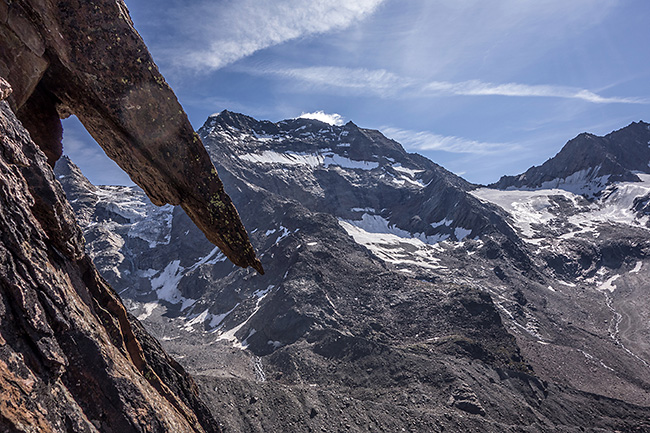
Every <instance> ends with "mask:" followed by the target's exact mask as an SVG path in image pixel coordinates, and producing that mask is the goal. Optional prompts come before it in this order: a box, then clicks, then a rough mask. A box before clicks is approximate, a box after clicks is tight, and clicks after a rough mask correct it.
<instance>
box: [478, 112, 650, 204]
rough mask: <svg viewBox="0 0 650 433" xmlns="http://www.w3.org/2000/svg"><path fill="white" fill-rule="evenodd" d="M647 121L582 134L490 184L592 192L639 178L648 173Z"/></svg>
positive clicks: (649, 128)
mask: <svg viewBox="0 0 650 433" xmlns="http://www.w3.org/2000/svg"><path fill="white" fill-rule="evenodd" d="M648 161H650V124H648V123H645V122H637V123H632V124H630V125H628V126H626V127H625V128H622V129H620V130H618V131H614V132H612V133H610V134H607V135H606V136H604V137H598V136H596V135H593V134H588V133H583V134H580V135H578V136H577V137H576V138H574V139H573V140H571V141H569V142H568V143H567V144H566V145H565V146H564V147H563V148H562V150H561V151H560V152H559V153H558V154H557V155H556V156H554V157H553V158H551V159H549V160H548V161H546V162H545V163H544V164H542V165H541V166H538V167H531V168H529V169H528V170H527V171H526V172H525V173H523V174H520V175H518V176H503V177H502V178H501V179H499V181H498V182H496V183H495V184H493V185H491V186H492V187H494V188H498V189H508V188H527V189H536V188H546V189H549V188H555V187H557V188H562V189H571V190H573V191H574V192H576V193H578V194H583V193H586V194H591V195H593V194H595V193H598V192H600V191H602V189H604V188H605V187H606V186H607V185H608V184H611V183H612V182H617V181H639V180H640V179H639V177H638V176H637V173H646V174H648V173H650V167H649V166H648Z"/></svg>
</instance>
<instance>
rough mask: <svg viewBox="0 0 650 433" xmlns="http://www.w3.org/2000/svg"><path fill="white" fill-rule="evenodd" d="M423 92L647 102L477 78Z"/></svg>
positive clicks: (436, 83) (442, 83)
mask: <svg viewBox="0 0 650 433" xmlns="http://www.w3.org/2000/svg"><path fill="white" fill-rule="evenodd" d="M423 90H424V91H425V92H433V93H439V94H453V95H465V96H519V97H545V98H565V99H580V100H583V101H587V102H593V103H595V104H611V103H619V104H647V103H648V101H647V100H644V99H640V98H620V97H605V96H601V95H598V94H597V93H594V92H592V91H590V90H587V89H580V88H576V87H566V86H553V85H530V84H521V83H506V84H494V83H486V82H483V81H479V80H470V81H462V82H459V83H450V82H447V81H433V82H430V83H427V84H425V85H424V86H423Z"/></svg>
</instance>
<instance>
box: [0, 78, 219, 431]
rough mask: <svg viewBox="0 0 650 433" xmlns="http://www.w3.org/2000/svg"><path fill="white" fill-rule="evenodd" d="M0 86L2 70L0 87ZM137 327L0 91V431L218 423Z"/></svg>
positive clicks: (208, 427)
mask: <svg viewBox="0 0 650 433" xmlns="http://www.w3.org/2000/svg"><path fill="white" fill-rule="evenodd" d="M8 89H9V88H8V86H6V85H5V83H4V82H3V81H2V80H1V79H0V94H1V95H0V96H2V97H3V98H5V97H6V96H7V94H8V93H9V92H10V90H8ZM136 334H137V335H136ZM145 337H146V335H145V334H144V331H143V330H141V329H138V330H137V332H135V331H134V328H133V326H132V325H131V324H130V322H129V318H128V317H127V313H126V310H125V308H124V306H123V305H122V303H121V301H120V299H119V298H118V296H117V295H116V294H115V292H114V291H113V290H112V289H111V288H110V287H109V286H108V285H107V284H106V283H105V282H104V281H103V280H102V279H101V277H100V276H99V275H98V273H97V271H96V270H95V268H94V266H93V264H92V262H91V261H90V259H89V258H88V256H86V255H85V253H84V244H83V238H82V236H81V231H80V229H79V228H78V227H77V226H76V224H75V222H74V217H73V213H72V209H71V207H70V205H69V203H68V202H67V201H66V199H65V194H64V193H63V190H62V188H61V186H60V184H59V183H58V182H57V181H56V180H55V179H54V174H53V173H52V170H51V168H50V166H49V165H48V164H47V161H46V158H45V156H44V155H43V154H42V153H41V152H39V151H38V148H37V147H36V145H35V144H34V143H33V142H32V141H31V139H30V137H29V134H28V133H27V131H26V130H25V129H24V128H23V127H22V125H21V124H20V122H19V121H18V120H17V119H16V117H15V115H14V113H13V112H12V111H11V110H10V108H9V106H8V104H7V103H6V102H5V101H1V102H0V431H7V432H20V431H38V432H60V431H71V432H98V431H105V432H123V433H126V432H162V431H170V432H171V431H173V432H217V431H219V427H218V425H217V423H216V421H215V420H214V419H213V418H212V416H211V415H210V412H209V411H208V410H207V408H206V407H205V405H204V404H203V403H202V402H201V401H200V400H199V398H198V393H197V391H196V386H195V385H194V383H193V381H192V379H191V378H190V377H189V376H188V375H187V374H186V373H185V372H184V371H183V370H182V368H181V367H180V366H178V364H176V363H173V362H172V361H171V360H170V359H169V358H168V357H167V356H166V355H165V354H164V353H162V352H160V353H159V351H160V350H161V349H160V348H159V347H157V346H155V345H152V344H151V343H150V342H148V340H147V342H146V344H144V345H143V344H141V343H140V341H143V340H142V339H143V338H145ZM150 360H156V362H155V363H152V362H151V361H150ZM170 372H173V373H174V374H173V375H172V374H170ZM161 377H164V378H165V381H168V382H167V383H169V385H168V384H166V383H165V382H163V380H161ZM180 390H182V392H179V391H180Z"/></svg>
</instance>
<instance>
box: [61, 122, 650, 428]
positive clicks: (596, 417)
mask: <svg viewBox="0 0 650 433" xmlns="http://www.w3.org/2000/svg"><path fill="white" fill-rule="evenodd" d="M199 133H200V134H201V136H202V138H203V141H204V143H206V147H207V149H208V152H209V153H210V155H211V156H212V157H213V160H214V161H215V163H216V164H218V168H219V173H220V175H221V176H222V178H223V179H224V181H225V182H226V183H227V184H228V185H229V191H230V192H231V196H232V197H233V201H234V202H235V203H236V205H237V207H238V209H240V210H241V211H242V215H243V216H244V221H245V223H246V225H247V226H248V227H251V228H252V229H253V230H252V232H251V238H252V239H253V241H254V242H255V243H256V244H257V245H259V246H260V252H261V257H262V258H264V259H265V263H268V264H267V266H266V271H267V272H266V275H265V276H264V277H263V278H262V277H259V276H257V275H255V273H253V272H251V271H247V270H245V269H236V268H234V267H233V266H232V265H231V264H230V263H228V262H226V261H225V260H224V259H225V257H223V255H220V254H218V251H216V250H215V249H214V247H213V246H212V245H210V244H209V243H207V242H205V243H201V242H199V241H198V240H197V233H198V231H197V230H196V229H194V228H193V226H192V225H191V223H190V221H189V220H188V219H187V217H186V216H184V214H182V213H181V212H179V210H178V209H177V208H172V207H171V206H170V207H167V208H154V207H153V206H152V205H151V204H150V203H148V202H147V201H146V197H145V196H144V193H143V192H142V191H140V190H138V189H137V188H127V187H108V186H104V187H94V186H92V185H90V184H89V183H88V182H87V180H86V179H85V178H84V177H83V175H82V174H81V172H79V170H78V169H77V168H76V167H75V166H74V165H73V164H72V162H71V161H70V160H68V159H62V160H61V161H60V162H59V164H60V165H57V167H56V172H57V174H58V176H59V177H60V180H61V182H62V183H63V185H64V188H65V189H66V192H67V193H68V195H69V196H70V198H71V199H73V200H74V202H73V206H74V208H75V212H76V213H77V215H78V216H79V218H80V220H81V221H83V225H84V234H85V236H86V238H87V239H88V243H89V248H88V250H89V252H90V254H91V255H92V256H93V258H94V261H95V262H96V263H97V265H98V267H99V268H100V269H101V271H102V273H103V274H104V275H106V277H107V278H108V279H109V280H110V281H111V283H112V284H114V285H115V287H117V288H118V290H119V291H120V292H121V296H123V297H124V298H125V302H126V304H127V306H128V308H129V309H130V311H131V312H132V313H133V314H134V315H136V316H137V317H139V318H140V319H141V320H142V321H143V323H144V324H145V326H147V327H148V329H150V330H151V332H153V333H154V334H155V335H156V336H157V337H158V338H159V339H160V340H161V343H162V344H163V345H164V346H165V348H166V349H167V350H169V351H170V353H172V354H174V355H176V356H178V357H179V361H180V362H182V363H184V365H186V366H187V367H188V368H189V369H191V371H192V372H193V373H194V374H195V377H197V379H198V381H199V383H200V384H202V387H201V388H202V392H203V395H204V396H205V398H206V400H208V401H211V402H212V406H211V408H212V409H213V410H214V411H215V413H217V414H218V416H219V419H220V421H222V422H223V423H224V425H225V426H226V427H227V428H228V429H230V430H231V431H260V432H261V431H286V430H290V431H309V430H310V429H311V430H312V431H319V430H320V431H358V432H362V431H387V432H388V431H400V430H401V429H402V428H405V429H406V430H407V431H445V432H465V431H487V432H490V431H494V432H502V431H513V432H514V431H531V432H536V431H544V432H547V431H558V432H559V431H567V432H570V431H581V429H585V430H587V431H616V430H619V431H644V429H645V430H647V429H648V428H650V426H648V423H647V419H648V415H649V414H650V409H648V407H649V406H650V392H649V391H650V375H649V374H648V373H650V370H649V369H647V366H645V365H644V360H645V359H649V358H648V355H647V354H648V353H649V352H647V347H648V345H647V343H646V341H647V340H644V338H642V336H643V335H647V334H646V332H647V330H646V328H647V325H645V324H646V323H648V321H647V320H645V319H642V318H643V317H650V312H648V311H647V307H646V306H644V304H643V302H641V299H643V293H644V290H646V288H647V287H648V286H647V277H645V273H644V272H639V271H640V270H641V269H643V268H644V267H645V266H647V264H648V261H647V259H646V257H647V256H648V251H650V249H648V235H647V230H646V229H645V228H643V224H641V223H644V222H645V220H644V219H641V220H640V224H639V225H638V226H637V227H636V228H634V230H633V231H632V232H631V231H630V229H631V225H634V221H633V219H634V218H629V219H630V221H628V223H630V224H631V225H630V224H627V223H626V224H621V225H620V226H616V227H614V226H613V225H612V227H610V229H605V228H603V227H601V224H602V225H606V222H605V221H603V220H602V216H603V215H608V214H609V212H602V213H601V212H600V208H598V207H597V206H598V205H596V204H594V203H591V204H590V202H588V201H587V200H586V199H584V198H582V197H580V196H578V197H573V196H571V198H569V197H568V196H567V197H563V196H560V195H559V193H558V192H557V191H556V190H554V191H553V192H552V193H550V196H548V197H547V196H544V197H543V198H542V199H540V200H539V202H537V201H534V200H533V201H532V203H528V202H527V201H525V200H523V199H525V198H526V197H529V196H530V194H533V193H529V192H521V191H513V192H512V193H511V192H507V191H506V192H504V191H498V190H493V189H487V188H482V189H475V188H476V186H473V185H471V184H469V183H467V182H465V181H464V180H462V179H460V178H458V177H457V176H454V175H453V174H451V173H449V172H447V171H446V170H444V169H442V168H441V167H439V166H437V165H435V164H433V163H432V162H430V161H427V160H426V159H424V158H422V157H419V156H416V155H410V154H408V153H406V152H405V151H404V150H403V149H402V148H401V146H400V145H399V144H398V143H395V142H394V141H391V140H388V139H386V138H385V137H383V136H382V135H381V134H380V133H379V132H377V131H371V130H367V129H364V128H359V127H358V126H356V125H354V124H353V123H349V124H347V125H344V126H332V125H327V124H324V123H322V122H318V121H314V120H307V119H290V120H286V121H282V122H278V123H271V122H258V121H257V120H255V119H252V118H250V117H248V116H244V115H241V114H236V113H231V112H223V113H220V114H219V115H216V116H212V117H210V118H209V119H208V121H207V122H206V124H205V125H204V127H203V128H201V129H200V131H199ZM639 176H641V177H643V175H642V174H641V175H639ZM614 187H616V188H619V189H620V190H621V191H619V193H612V194H609V193H608V192H606V193H604V194H603V197H605V196H607V197H608V199H607V200H612V201H611V202H609V201H604V202H603V203H602V205H603V206H609V205H612V204H615V203H617V197H619V198H620V196H621V194H622V193H623V190H625V189H626V188H627V184H616V185H613V186H612V188H614ZM643 187H644V185H639V188H641V189H642V188H643ZM635 191H636V190H635ZM639 191H640V190H639ZM524 193H525V194H529V196H523V195H521V194H524ZM637 193H638V191H636V192H634V191H631V192H629V194H627V196H629V197H636V196H637V195H638V194H637ZM647 193H648V192H647V191H646V193H644V194H641V196H645V195H647ZM490 194H493V195H490ZM504 194H514V195H513V197H514V198H516V199H520V200H523V202H522V203H521V205H519V202H517V201H514V202H513V200H512V197H510V196H504ZM517 194H519V195H517ZM534 194H537V192H535V193H534ZM540 194H541V192H540ZM567 194H568V193H567ZM623 195H624V194H623ZM603 200H605V199H603ZM623 202H624V203H628V201H625V200H624V201H623ZM513 203H514V204H517V205H518V206H512V204H513ZM629 203H630V205H631V203H632V200H629ZM638 203H639V205H638V206H637V207H639V209H640V212H641V214H642V209H643V203H642V200H641V201H639V202H638ZM590 206H596V207H590ZM619 206H620V207H621V209H623V208H624V206H623V205H619ZM404 207H407V208H408V210H409V212H405V211H404V209H403V208H404ZM538 214H540V215H538ZM626 215H627V214H626ZM627 217H629V215H627V216H626V218H627ZM572 218H573V219H572ZM597 218H601V220H598V219H597ZM644 218H645V217H644ZM567 219H568V221H567ZM569 222H571V223H570V224H569ZM588 224H589V225H588ZM589 227H593V228H594V229H598V230H599V231H600V233H602V237H600V238H596V237H594V236H589V235H588V233H585V234H584V236H583V234H582V233H581V232H582V231H585V230H586V229H587V228H589ZM608 230H609V231H608ZM622 233H627V235H626V237H622V236H620V235H621V234H622ZM563 235H569V237H570V236H571V235H575V236H574V238H571V239H568V240H567V239H565V237H563ZM583 241H584V243H582V244H581V242H583ZM567 242H568V243H571V244H572V245H578V246H579V248H576V249H566V248H565V247H566V243H567ZM190 246H192V248H190ZM563 254H564V256H563ZM581 266H582V267H581ZM583 267H584V268H583ZM571 272H573V274H572V273H571ZM616 275H620V277H619V278H618V279H616V280H615V284H616V285H618V287H619V288H620V289H623V290H618V289H617V290H615V291H612V292H610V291H609V290H603V289H602V288H601V285H603V284H604V283H606V282H607V281H609V280H610V279H611V278H613V277H615V276H616ZM612 281H614V280H612ZM606 285H607V284H605V286H606ZM549 287H550V288H549ZM611 288H613V285H612V287H611ZM628 289H630V290H629V291H628ZM628 293H632V294H633V298H634V299H633V300H634V302H636V304H632V303H629V302H628V303H627V304H626V303H625V302H624V301H625V300H626V296H628ZM627 300H628V301H629V300H630V299H627ZM608 301H611V302H610V303H608ZM610 307H611V309H610ZM634 307H636V308H634ZM619 312H620V313H619ZM616 314H621V317H624V319H622V320H624V322H621V323H628V322H627V321H628V320H629V321H630V322H629V323H632V322H633V323H636V324H637V326H636V327H635V328H630V329H628V328H626V327H625V326H623V325H621V326H620V327H617V323H619V322H617V317H618V316H616ZM623 315H624V316H623ZM610 329H611V334H610ZM626 350H630V352H632V353H633V355H632V354H630V353H628V352H627V351H626ZM634 355H636V356H637V357H638V358H635V356H634ZM278 414H280V415H279V416H278Z"/></svg>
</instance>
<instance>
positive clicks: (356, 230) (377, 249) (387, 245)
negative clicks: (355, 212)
mask: <svg viewBox="0 0 650 433" xmlns="http://www.w3.org/2000/svg"><path fill="white" fill-rule="evenodd" d="M366 221H368V220H366ZM375 221H376V222H377V224H378V225H379V227H375V228H381V227H383V224H382V223H381V221H379V220H375ZM384 221H385V220H384ZM368 222H369V221H368ZM358 223H359V221H344V220H339V224H340V225H341V227H343V229H344V230H345V231H346V232H347V233H348V234H349V235H350V236H352V237H353V238H354V241H355V242H356V243H358V244H360V245H363V246H364V247H366V248H368V249H369V250H370V251H371V252H372V253H373V254H374V255H375V256H377V257H378V258H379V259H381V260H383V261H385V262H387V263H391V264H394V265H397V266H409V265H410V266H418V267H421V268H426V269H443V268H444V266H440V265H439V264H438V263H439V262H440V260H439V259H438V258H437V257H436V253H437V252H439V247H438V245H430V244H428V243H425V242H423V241H422V240H420V239H417V238H413V237H412V236H410V235H411V234H410V233H407V232H404V231H401V232H402V233H406V234H407V235H409V236H408V237H404V236H398V235H397V234H394V233H385V232H377V231H373V230H372V227H368V226H366V227H365V228H362V227H360V226H359V225H357V224H358ZM370 225H371V226H372V224H370ZM396 230H397V231H399V229H396ZM445 236H448V235H445Z"/></svg>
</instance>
